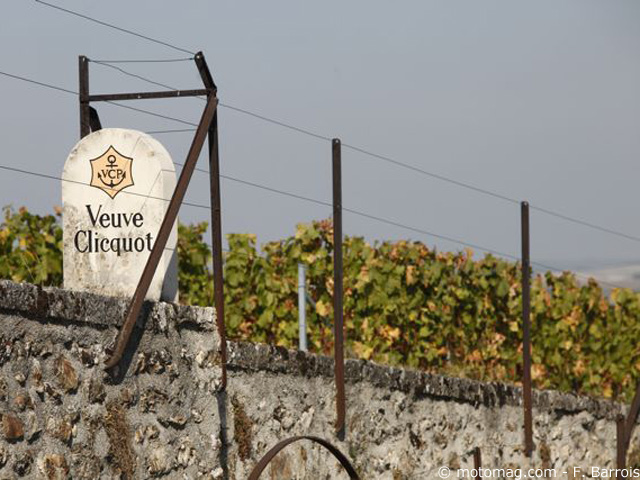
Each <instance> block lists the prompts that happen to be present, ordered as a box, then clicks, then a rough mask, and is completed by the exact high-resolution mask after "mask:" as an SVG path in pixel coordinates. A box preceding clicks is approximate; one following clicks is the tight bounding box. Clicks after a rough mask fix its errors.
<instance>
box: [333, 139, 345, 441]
mask: <svg viewBox="0 0 640 480" xmlns="http://www.w3.org/2000/svg"><path fill="white" fill-rule="evenodd" d="M331 147H332V149H331V152H332V172H333V325H334V327H333V328H334V337H335V345H334V373H335V381H336V414H337V416H336V433H337V434H338V437H339V438H344V435H345V420H346V398H345V387H344V317H343V310H342V295H343V293H342V287H343V285H342V155H341V144H340V139H338V138H334V139H333V140H332V142H331Z"/></svg>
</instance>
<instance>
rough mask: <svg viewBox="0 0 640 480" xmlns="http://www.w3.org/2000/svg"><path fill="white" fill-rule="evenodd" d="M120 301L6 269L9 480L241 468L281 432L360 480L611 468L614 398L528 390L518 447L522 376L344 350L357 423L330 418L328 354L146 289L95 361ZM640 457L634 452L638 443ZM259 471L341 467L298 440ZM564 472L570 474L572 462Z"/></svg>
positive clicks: (325, 474) (307, 473) (203, 474)
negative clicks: (367, 357) (112, 358)
mask: <svg viewBox="0 0 640 480" xmlns="http://www.w3.org/2000/svg"><path fill="white" fill-rule="evenodd" d="M126 306H127V302H126V301H123V300H119V299H113V298H106V297H100V296H96V295H91V294H86V293H77V292H69V291H64V290H59V289H38V288H36V287H34V286H31V285H26V284H20V285H18V284H14V283H11V282H7V281H0V416H1V421H0V428H1V432H0V433H1V435H0V480H1V479H13V478H49V479H56V478H79V479H98V478H100V479H111V478H136V479H138V478H153V477H162V478H167V479H191V478H207V479H223V478H227V479H246V478H247V476H248V474H249V472H250V470H251V468H252V467H253V466H254V465H255V464H256V463H257V461H258V460H259V459H260V457H262V455H264V453H266V451H267V450H269V449H270V448H271V447H272V446H273V445H275V444H276V443H277V442H278V441H279V440H282V439H285V438H288V437H291V436H294V435H315V436H319V437H323V438H325V439H327V440H329V441H331V442H332V443H334V444H335V445H337V446H338V447H339V448H340V449H341V451H342V452H343V453H345V454H346V455H347V456H348V457H349V458H350V459H351V460H352V462H353V463H354V465H355V466H356V467H357V469H358V470H359V472H360V473H361V475H362V478H364V479H389V480H401V479H432V478H438V476H437V469H438V468H439V467H441V466H449V467H451V468H458V467H472V465H473V459H472V450H473V448H474V447H476V446H480V447H481V448H482V457H483V466H486V467H492V466H496V467H508V466H514V467H525V466H527V465H533V466H536V467H543V468H551V467H555V468H560V469H563V468H564V469H565V470H567V469H572V468H573V467H574V466H578V467H582V468H584V469H587V468H589V467H591V466H600V467H607V466H608V467H611V468H613V467H614V459H615V422H614V418H615V416H616V415H617V414H618V413H619V412H620V411H621V407H620V406H619V405H617V404H615V403H612V402H604V401H596V400H593V399H589V398H586V397H578V396H574V395H568V394H560V393H557V392H551V391H542V392H535V394H534V407H535V410H534V430H535V443H536V450H535V456H534V458H533V459H532V460H531V461H529V460H527V459H526V458H525V457H524V455H523V452H522V448H521V444H522V429H521V424H522V407H521V390H520V389H518V388H515V387H512V386H508V385H502V384H483V383H479V382H474V381H470V380H464V379H454V378H447V377H442V376H437V375H430V374H425V373H422V372H416V371H411V370H402V369H396V368H389V367H384V366H379V365H376V364H372V363H369V362H364V361H357V360H350V361H348V362H347V370H346V376H347V398H348V409H347V414H348V429H347V434H346V439H345V440H340V439H338V438H336V436H335V434H334V433H333V422H334V421H335V413H334V412H335V405H334V388H333V377H332V375H333V364H332V361H331V359H329V358H326V357H322V356H316V355H308V354H303V353H300V352H292V351H287V350H285V349H281V348H275V347H268V346H264V345H251V344H234V343H230V344H229V366H228V368H229V379H228V388H227V390H226V391H225V392H220V391H219V386H220V378H221V376H220V362H219V354H218V350H219V337H218V335H217V332H216V329H215V322H214V312H213V310H212V309H209V308H193V307H183V306H177V305H173V304H166V303H149V304H147V305H146V307H145V310H144V314H143V315H142V318H141V320H140V322H139V327H144V328H143V329H142V328H138V329H136V330H135V331H134V335H133V339H132V342H131V345H130V348H129V350H128V352H127V354H126V356H125V358H124V360H123V363H122V364H121V366H120V367H119V371H116V372H111V373H109V374H107V373H106V372H104V371H103V369H102V366H101V364H102V362H103V361H104V358H105V356H106V353H105V346H109V345H112V344H113V342H114V340H115V336H116V334H117V326H118V324H119V323H120V322H121V321H122V318H123V317H124V312H125V309H126ZM633 455H635V454H633ZM262 478H265V479H309V480H311V479H313V480H319V479H339V478H347V475H346V474H345V473H344V472H342V471H341V470H340V468H339V466H338V464H337V462H336V460H335V459H334V458H333V457H332V456H330V454H328V453H327V452H326V451H325V450H324V449H323V448H322V447H320V446H317V445H315V444H311V443H309V442H307V441H301V442H297V443H295V444H293V445H291V446H290V447H288V448H287V449H286V450H284V451H283V452H282V453H280V454H279V455H278V456H277V457H276V458H275V459H274V461H273V462H272V464H271V466H270V467H268V468H267V470H266V471H265V473H264V474H263V477H262ZM568 478H572V477H571V476H569V477H568Z"/></svg>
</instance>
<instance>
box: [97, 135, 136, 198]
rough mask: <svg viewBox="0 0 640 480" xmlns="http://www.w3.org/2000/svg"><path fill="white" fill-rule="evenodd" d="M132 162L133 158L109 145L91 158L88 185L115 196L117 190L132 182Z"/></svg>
mask: <svg viewBox="0 0 640 480" xmlns="http://www.w3.org/2000/svg"><path fill="white" fill-rule="evenodd" d="M132 164H133V158H129V157H125V156H124V155H122V154H121V153H119V152H118V151H117V150H116V149H115V148H114V147H113V145H111V146H110V147H109V148H108V149H107V151H106V152H104V153H103V154H102V155H100V156H99V157H97V158H94V159H93V160H91V183H90V185H91V186H92V187H96V188H99V189H100V190H102V191H103V192H105V193H106V194H107V195H109V196H110V197H111V198H115V196H116V195H117V194H118V193H119V192H121V191H122V190H124V189H125V188H127V187H130V186H132V185H133V184H134V183H133V177H132V175H131V166H132Z"/></svg>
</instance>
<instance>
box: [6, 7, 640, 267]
mask: <svg viewBox="0 0 640 480" xmlns="http://www.w3.org/2000/svg"><path fill="white" fill-rule="evenodd" d="M51 2H52V3H55V4H56V5H59V6H61V7H64V8H67V9H71V10H75V11H77V12H80V13H82V14H85V15H89V16H92V17H94V18H98V19H100V20H102V21H105V22H109V23H112V24H115V25H118V26H120V27H122V28H126V29H130V30H134V31H136V32H139V33H141V34H143V35H147V36H150V37H153V38H157V39H159V40H162V41H164V42H167V43H170V44H172V45H175V46H178V47H180V48H183V49H185V50H188V51H190V52H195V51H200V50H201V51H203V52H204V54H205V56H206V58H207V61H208V63H209V66H210V68H211V70H212V72H213V75H214V78H215V81H216V83H217V85H218V89H219V90H218V94H219V97H220V101H221V102H222V104H223V105H226V106H221V107H220V110H219V125H220V127H219V128H220V152H221V156H220V161H221V171H222V173H223V174H224V175H226V176H230V177H234V178H237V179H242V180H245V181H249V182H254V183H260V184H262V185H266V186H269V187H272V188H275V189H280V190H285V191H288V192H291V193H294V194H299V195H304V196H308V197H312V198H316V199H319V200H322V201H326V202H330V201H331V144H330V142H329V141H327V140H323V139H318V138H315V137H312V136H308V135H304V134H301V133H299V132H295V131H292V130H290V129H286V128H284V127H282V126H278V125H275V124H273V123H268V122H265V121H263V120H260V119H258V118H255V117H252V116H249V115H246V114H243V113H240V112H238V111H237V110H233V109H232V108H229V106H230V107H235V108H240V109H245V110H249V111H251V112H254V113H256V114H259V115H263V116H266V117H269V118H272V119H275V120H278V121H280V122H285V123H287V124H290V125H294V126H296V127H299V128H303V129H306V130H308V131H311V132H315V133H317V134H319V135H321V136H323V137H329V138H332V137H338V138H340V139H341V140H342V142H343V143H344V144H348V145H352V146H357V147H359V148H362V149H365V150H367V151H370V152H374V153H376V154H379V155H382V156H385V157H388V158H392V159H393V160H396V161H399V162H403V163H405V164H407V165H411V166H414V167H417V168H419V169H422V170H425V171H428V172H431V173H433V174H436V175H440V176H444V177H447V178H451V179H455V180H456V181H459V182H463V183H466V184H470V185H473V186H476V187H479V188H481V189H485V190H489V191H492V192H496V193H498V194H500V195H504V196H506V197H509V198H512V199H517V200H527V201H529V202H530V203H531V204H532V205H534V206H537V207H540V208H543V209H549V210H553V211H555V212H559V213H561V214H563V215H567V216H571V217H575V218H578V219H581V220H585V221H588V222H590V223H593V224H597V225H601V226H603V227H606V228H609V229H612V230H616V231H620V232H624V233H625V234H628V235H631V236H635V237H640V223H639V222H638V213H637V211H638V206H639V205H640V189H639V188H638V187H637V184H638V177H639V175H638V173H639V172H640V169H639V168H638V158H639V157H640V135H639V134H638V133H639V132H638V129H639V126H640V55H638V52H639V51H640V29H639V28H638V22H639V20H640V2H637V1H634V0H629V1H624V0H619V1H616V2H603V1H601V0H597V1H595V0H566V1H563V2H557V1H551V0H541V1H536V2H523V1H506V0H502V1H496V0H484V1H482V2H477V1H460V2H448V1H426V0H421V1H405V2H382V1H372V0H367V1H350V2H337V1H333V0H326V1H323V2H314V3H311V2H299V1H280V0H273V1H270V2H256V1H248V2H219V1H212V0H190V1H189V2H179V3H178V2H163V1H157V0H154V1H150V0H149V1H146V0H145V1H136V2H130V1H127V2H125V1H123V0H111V1H109V2H86V1H81V0H67V1H62V0H60V1H56V0H51ZM2 6H3V13H2V16H1V17H0V40H1V46H0V52H1V55H0V71H4V72H7V73H11V74H15V75H20V76H24V77H27V78H31V79H35V80H38V81H41V82H46V83H51V84H54V85H57V86H60V87H63V88H67V89H70V90H77V88H78V87H77V84H78V55H86V56H88V57H89V58H91V59H93V60H124V59H178V58H187V57H189V56H190V55H189V54H186V53H184V52H180V51H176V50H174V49H171V48H169V47H166V46H162V45H159V44H156V43H152V42H149V41H146V40H144V39H141V38H138V37H134V36H131V35H127V34H124V33H122V32H119V31H116V30H113V29H110V28H106V27H104V26H100V25H96V24H94V23H90V22H88V21H86V20H83V19H80V18H78V17H74V16H72V15H68V14H65V13H62V12H60V11H58V10H55V9H52V8H49V7H47V6H44V5H42V4H39V3H36V2H35V1H32V0H4V1H3V5H2ZM118 66H119V67H121V68H124V69H126V70H128V71H130V72H132V73H135V74H138V75H143V76H145V77H149V78H152V79H154V80H156V81H158V82H162V83H166V84H169V85H171V86H175V87H179V88H201V83H200V79H199V76H198V74H197V70H196V67H195V65H194V64H193V63H192V62H189V61H184V62H173V63H130V64H129V63H127V64H118ZM90 75H91V80H90V89H91V92H92V93H113V92H124V91H145V90H158V89H159V87H157V86H151V85H148V84H146V83H144V82H142V81H140V80H138V79H135V78H131V77H128V76H125V75H123V74H121V73H120V72H117V71H115V70H114V69H110V68H106V67H104V66H103V65H100V64H96V63H92V64H90ZM0 102H1V103H0V105H1V107H0V128H1V129H2V135H1V136H0V139H1V146H2V159H1V160H0V165H5V166H11V167H18V168H23V169H27V170H31V171H37V172H40V173H45V174H48V175H53V176H59V175H60V174H61V172H62V168H63V164H64V161H65V159H66V157H67V155H68V154H69V152H70V151H71V149H72V148H73V146H74V144H75V143H76V142H77V141H78V135H79V120H78V100H77V97H75V96H74V95H69V94H65V93H62V92H58V91H54V90H49V89H45V88H41V87H38V86H35V85H32V84H28V83H24V82H20V81H17V80H15V79H11V78H8V77H6V76H2V75H0ZM130 105H131V106H134V107H138V108H144V109H147V110H152V111H154V112H158V113H161V114H164V115H169V116H172V117H176V118H180V119H184V120H187V121H190V122H197V121H198V119H199V117H200V114H201V112H202V108H203V106H204V102H202V101H198V100H197V99H166V100H144V101H136V102H133V103H130ZM95 106H96V108H97V109H98V112H99V114H100V117H101V120H102V124H103V126H104V127H121V128H133V129H138V130H142V131H156V130H167V129H181V128H188V127H185V125H181V124H179V123H174V122H171V121H168V120H165V119H161V118H156V117H151V116H147V115H142V114H140V113H136V112H132V111H129V110H125V109H120V108H117V107H114V106H111V105H107V104H100V105H95ZM154 136H155V137H156V138H157V139H158V140H159V141H161V142H162V143H163V144H164V145H165V146H166V147H167V149H168V150H169V152H170V153H171V155H172V157H173V160H174V161H175V162H179V163H183V162H184V160H185V158H186V153H187V151H188V148H189V145H190V142H191V139H192V132H183V133H165V134H157V135H154ZM342 161H343V204H344V206H345V207H347V208H350V209H354V210H358V211H362V212H365V213H368V214H371V215H374V216H378V217H383V218H385V219H389V220H391V221H393V222H395V223H400V224H403V225H407V226H411V227H414V228H417V229H419V230H423V231H428V232H432V233H436V234H438V235H441V236H446V237H450V238H455V239H459V240H462V241H464V242H467V243H470V244H474V245H479V246H483V247H486V248H489V249H492V250H495V251H498V252H503V253H506V254H511V255H515V256H518V255H519V252H520V223H519V214H520V208H519V206H518V205H517V204H513V203H511V202H507V201H504V200H501V199H498V198H495V197H491V196H488V195H484V194H481V193H479V192H477V191H473V190H469V189H465V188H462V187H460V186H457V185H454V184H451V183H447V182H443V181H441V180H438V179H436V178H433V177H430V176H427V175H424V174H421V173H418V172H416V171H412V170H408V169H403V168H400V167H398V166H397V165H393V164H390V163H388V162H384V161H382V160H380V159H378V158H375V157H372V156H367V155H364V154H362V153H359V152H357V151H355V150H352V149H347V148H343V152H342ZM200 163H201V164H200V166H201V167H202V168H206V158H205V157H204V156H202V158H201V159H200ZM60 191H61V189H60V184H59V182H57V181H55V180H50V179H42V178H36V177H32V176H25V175H22V174H18V173H12V172H8V171H1V170H0V205H8V204H11V205H13V206H14V207H19V206H22V205H25V206H27V207H28V208H29V209H31V210H32V211H34V212H38V213H49V212H51V211H52V208H53V206H54V205H60V203H61V199H60ZM187 201H190V202H195V203H203V204H208V201H209V191H208V179H207V176H206V175H204V174H202V173H198V172H196V174H195V176H194V178H193V181H192V183H191V185H190V187H189V192H188V194H187ZM222 209H223V210H222V212H223V228H224V232H225V234H226V233H235V232H248V233H255V234H257V235H258V241H259V242H260V243H263V242H265V241H269V240H273V239H279V238H283V237H285V236H289V235H292V234H293V233H294V232H295V226H296V224H298V223H300V222H309V221H311V220H314V219H324V218H329V217H330V216H331V209H330V208H328V207H326V206H320V205H315V204H312V203H308V202H304V201H301V200H297V199H293V198H290V197H285V196H281V195H277V194H275V193H272V192H267V191H264V190H259V189H256V188H252V187H249V186H246V185H243V184H239V183H237V182H233V181H231V180H228V179H223V180H222ZM180 218H181V220H182V221H184V222H196V221H203V220H207V218H208V212H207V211H206V210H204V209H196V208H189V207H183V208H182V210H181V215H180ZM344 232H345V234H347V235H363V236H365V237H366V238H367V239H369V240H371V241H376V240H377V241H383V240H397V239H411V240H420V241H423V242H425V243H426V244H427V245H429V246H432V247H434V246H435V247H437V248H438V249H439V250H458V249H461V248H463V247H462V246H460V245H459V244H456V243H453V242H450V241H446V240H443V239H441V238H436V237H433V236H429V235H425V234H421V233H416V232H415V231H409V230H406V229H402V228H400V227H397V226H391V225H388V224H383V223H379V222H375V221H373V220H371V219H366V218H362V217H358V216H355V215H353V214H350V213H347V212H345V214H344ZM475 251H476V252H477V253H478V254H482V251H481V250H479V249H475ZM531 254H532V260H533V261H537V262H541V263H545V264H548V265H550V266H554V267H556V268H558V269H562V268H578V267H579V268H588V267H596V266H601V265H608V264H616V265H619V264H626V263H634V262H636V263H640V242H638V241H633V240H630V239H625V238H620V237H617V236H613V235H609V234H606V233H604V232H600V231H597V230H594V229H590V228H587V227H585V226H580V225H577V224H574V223H569V222H567V221H564V220H561V219H558V218H555V217H551V216H549V215H545V214H543V213H542V212H540V211H537V210H534V211H532V212H531Z"/></svg>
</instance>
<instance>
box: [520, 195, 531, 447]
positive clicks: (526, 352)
mask: <svg viewBox="0 0 640 480" xmlns="http://www.w3.org/2000/svg"><path fill="white" fill-rule="evenodd" d="M520 213H521V227H522V357H523V364H524V365H523V371H522V397H523V400H524V402H523V403H524V452H525V455H526V456H527V457H531V454H532V452H533V421H532V413H531V403H532V402H531V400H532V399H531V396H532V394H531V304H530V302H531V300H530V298H531V292H530V290H531V286H530V276H531V272H530V269H531V265H530V258H529V203H527V202H522V203H521V204H520Z"/></svg>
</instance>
